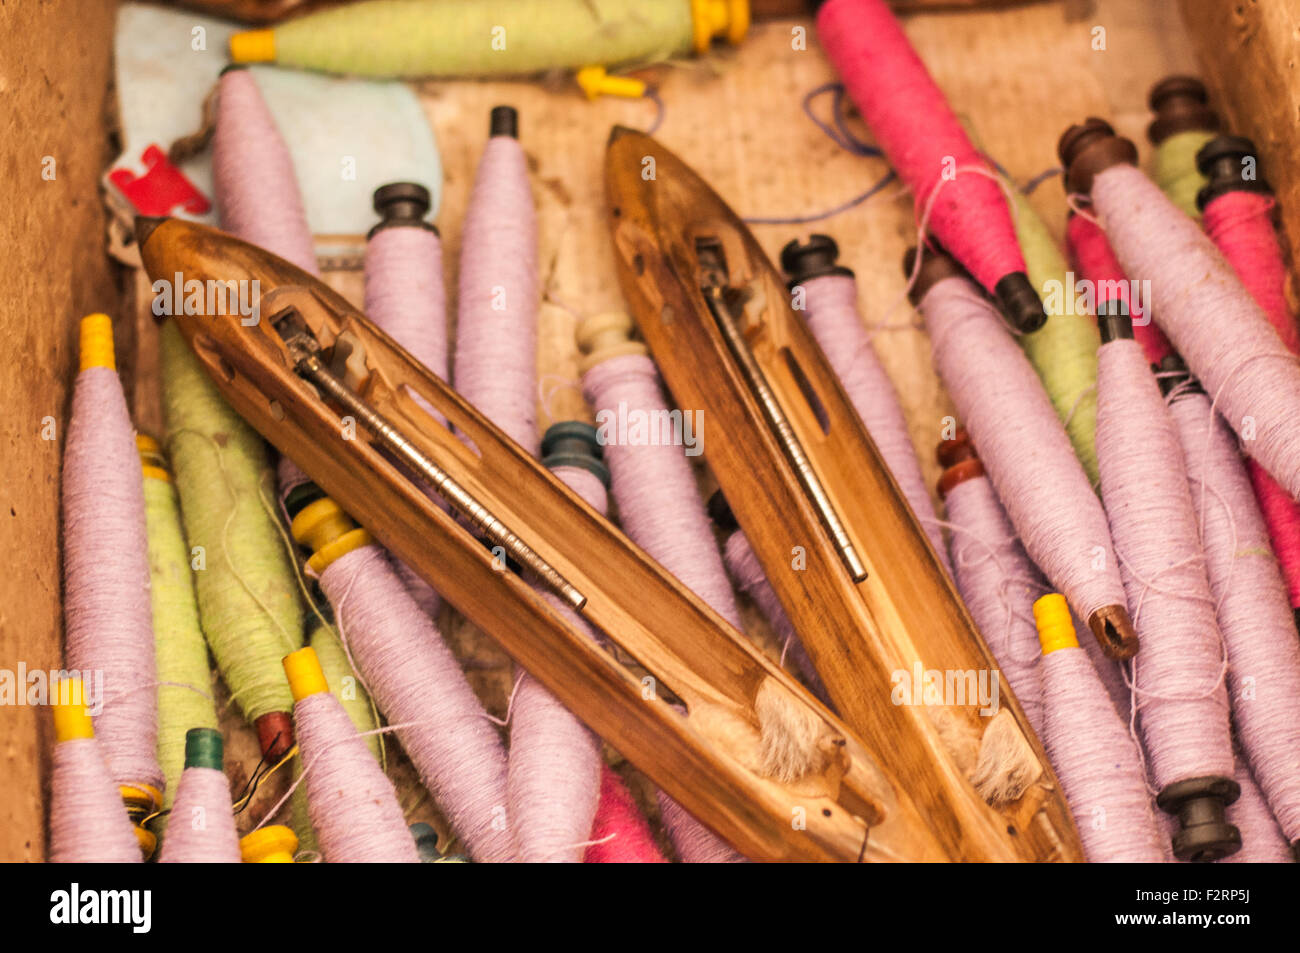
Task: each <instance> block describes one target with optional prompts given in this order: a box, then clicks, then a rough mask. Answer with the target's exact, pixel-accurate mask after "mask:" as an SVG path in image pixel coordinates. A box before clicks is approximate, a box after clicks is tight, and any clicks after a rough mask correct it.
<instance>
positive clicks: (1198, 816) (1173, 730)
mask: <svg viewBox="0 0 1300 953" xmlns="http://www.w3.org/2000/svg"><path fill="white" fill-rule="evenodd" d="M1097 325H1098V330H1099V331H1100V332H1101V341H1102V344H1101V348H1100V350H1099V351H1098V352H1097V458H1098V464H1099V467H1100V470H1101V491H1102V495H1103V497H1104V498H1105V500H1106V512H1107V515H1108V517H1109V519H1110V525H1111V532H1112V533H1113V534H1114V536H1115V540H1116V548H1117V550H1118V552H1119V554H1120V558H1121V560H1122V562H1121V569H1122V574H1123V577H1124V583H1125V587H1126V588H1127V590H1128V594H1129V601H1130V603H1131V604H1132V605H1133V606H1135V607H1136V612H1135V617H1136V620H1137V625H1138V632H1139V634H1140V635H1141V638H1142V642H1143V649H1142V654H1141V656H1140V657H1139V658H1138V659H1136V660H1135V661H1134V662H1133V682H1134V698H1135V701H1136V703H1137V709H1138V717H1139V726H1140V728H1141V730H1142V736H1143V738H1144V740H1145V746H1146V750H1147V753H1148V754H1149V756H1150V758H1151V773H1152V777H1153V779H1154V781H1155V784H1156V786H1157V787H1158V788H1159V789H1160V794H1159V796H1158V797H1157V801H1156V803H1157V804H1158V805H1159V806H1160V808H1161V809H1162V810H1163V811H1165V812H1166V813H1168V814H1171V815H1177V816H1178V819H1179V822H1180V825H1181V828H1180V830H1179V831H1178V832H1177V833H1176V834H1175V835H1174V838H1173V847H1174V854H1175V856H1177V857H1178V858H1179V859H1182V860H1217V859H1218V858H1219V857H1223V856H1226V855H1228V854H1230V853H1232V852H1234V851H1236V850H1238V849H1240V847H1241V834H1240V832H1239V831H1238V830H1237V829H1236V828H1235V827H1233V826H1232V825H1231V824H1229V823H1228V822H1227V820H1226V819H1225V814H1224V810H1225V808H1226V806H1227V805H1228V804H1230V803H1232V802H1233V801H1234V800H1236V798H1237V797H1238V795H1239V794H1240V788H1238V786H1237V783H1236V782H1235V781H1233V780H1232V774H1233V766H1232V742H1231V734H1230V729H1229V725H1228V696H1227V691H1226V689H1225V687H1224V683H1223V678H1222V674H1223V661H1222V651H1223V645H1222V636H1221V635H1220V633H1219V627H1218V624H1217V622H1216V620H1215V615H1214V601H1213V599H1212V598H1211V595H1210V584H1209V580H1208V578H1207V576H1206V570H1205V557H1204V554H1203V551H1202V549H1201V544H1200V536H1199V533H1198V531H1197V524H1196V515H1195V510H1194V508H1193V503H1192V497H1191V491H1190V489H1189V486H1188V482H1187V470H1186V466H1185V465H1184V462H1183V454H1182V449H1181V447H1180V446H1179V442H1178V436H1177V432H1176V430H1175V427H1174V422H1173V419H1172V418H1171V417H1170V415H1169V411H1168V410H1167V408H1166V407H1165V405H1164V400H1163V398H1162V397H1161V395H1160V389H1159V387H1158V386H1157V385H1156V381H1155V378H1154V377H1153V376H1152V375H1151V372H1150V371H1149V369H1148V367H1147V363H1146V358H1145V357H1144V356H1143V353H1142V349H1141V347H1139V345H1138V343H1137V342H1136V341H1135V340H1133V324H1132V321H1131V319H1130V318H1129V316H1128V308H1127V306H1126V305H1124V303H1123V302H1122V301H1114V302H1105V303H1103V304H1102V305H1100V306H1099V307H1098V309H1097Z"/></svg>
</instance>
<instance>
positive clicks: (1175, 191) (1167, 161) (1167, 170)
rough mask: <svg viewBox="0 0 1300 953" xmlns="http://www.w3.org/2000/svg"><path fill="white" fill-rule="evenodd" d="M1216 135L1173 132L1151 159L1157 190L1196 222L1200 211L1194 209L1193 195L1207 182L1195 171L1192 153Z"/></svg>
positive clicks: (1198, 131)
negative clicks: (1158, 187) (1158, 188)
mask: <svg viewBox="0 0 1300 953" xmlns="http://www.w3.org/2000/svg"><path fill="white" fill-rule="evenodd" d="M1216 135H1218V133H1215V132H1212V131H1210V130H1206V129H1188V130H1187V131H1185V132H1176V133H1174V134H1173V135H1172V136H1170V137H1169V138H1168V139H1166V140H1164V141H1163V142H1162V143H1160V144H1159V145H1158V146H1156V150H1155V158H1154V159H1153V160H1152V166H1151V173H1152V178H1153V179H1155V182H1156V185H1158V186H1160V191H1162V192H1164V193H1165V195H1167V196H1169V200H1170V201H1171V202H1173V203H1174V204H1175V205H1177V206H1178V207H1179V208H1180V209H1182V210H1183V211H1184V212H1186V213H1187V214H1188V215H1190V216H1191V217H1192V218H1194V219H1198V220H1199V219H1200V217H1201V210H1200V209H1199V208H1197V207H1196V193H1197V192H1199V191H1200V190H1201V188H1202V187H1203V186H1204V185H1205V183H1206V181H1207V180H1206V178H1205V176H1203V175H1201V173H1200V170H1198V169H1197V168H1196V153H1197V152H1199V151H1200V149H1201V146H1203V145H1205V144H1206V143H1207V142H1209V141H1210V140H1211V139H1213V138H1214V137H1215V136H1216Z"/></svg>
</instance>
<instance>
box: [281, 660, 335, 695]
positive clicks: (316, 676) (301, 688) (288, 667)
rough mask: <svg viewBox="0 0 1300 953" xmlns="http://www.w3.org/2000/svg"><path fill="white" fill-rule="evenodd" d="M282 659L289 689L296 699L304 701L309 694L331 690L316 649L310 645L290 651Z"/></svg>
mask: <svg viewBox="0 0 1300 953" xmlns="http://www.w3.org/2000/svg"><path fill="white" fill-rule="evenodd" d="M281 661H282V664H283V665H284V674H285V675H286V676H288V678H289V691H291V692H292V693H293V700H294V701H296V702H298V701H302V700H303V699H304V698H306V697H308V696H309V695H319V694H320V693H321V692H327V691H329V690H330V687H329V683H327V682H326V681H325V673H324V672H323V671H321V667H320V659H318V658H317V657H316V650H315V649H313V648H311V647H310V646H308V647H307V648H305V649H299V650H298V651H296V652H290V653H289V654H288V655H286V656H285V657H284V658H283V659H282V660H281Z"/></svg>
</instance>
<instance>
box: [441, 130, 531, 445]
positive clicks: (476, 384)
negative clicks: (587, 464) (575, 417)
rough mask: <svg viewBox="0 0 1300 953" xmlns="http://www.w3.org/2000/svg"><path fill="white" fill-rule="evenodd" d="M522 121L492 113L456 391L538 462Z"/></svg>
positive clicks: (469, 258)
mask: <svg viewBox="0 0 1300 953" xmlns="http://www.w3.org/2000/svg"><path fill="white" fill-rule="evenodd" d="M518 121H519V119H518V114H517V113H516V112H515V110H514V109H512V108H511V107H509V106H497V107H496V108H495V109H493V110H492V117H491V122H490V137H489V138H488V142H487V145H486V147H485V148H484V150H483V156H482V158H481V159H480V160H479V166H478V172H477V175H476V176H475V179H474V189H473V192H472V193H471V195H470V200H469V209H468V211H467V212H466V215H465V225H464V229H463V233H462V237H461V259H460V296H459V312H458V321H457V325H456V364H455V375H456V389H457V390H458V391H460V393H461V394H463V395H464V397H465V399H466V400H468V401H469V402H470V403H471V404H473V405H474V406H475V407H477V408H478V409H479V411H481V412H482V413H483V414H484V415H485V416H486V417H487V418H488V419H489V420H491V421H492V422H493V423H495V424H496V425H497V426H498V427H500V428H501V429H502V430H504V431H505V432H506V434H507V435H508V436H509V437H510V438H511V439H512V440H514V441H515V442H516V443H518V444H519V445H520V446H522V447H523V448H524V449H525V450H527V451H528V452H529V453H530V454H532V455H533V456H536V455H537V449H538V438H537V308H538V301H539V292H538V279H537V212H536V209H535V208H534V206H533V195H532V188H531V186H530V185H529V182H528V161H527V158H526V156H525V155H524V151H523V149H522V148H521V147H520V145H519V140H518Z"/></svg>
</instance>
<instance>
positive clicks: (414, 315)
mask: <svg viewBox="0 0 1300 953" xmlns="http://www.w3.org/2000/svg"><path fill="white" fill-rule="evenodd" d="M373 202H374V207H375V211H376V212H377V213H379V216H380V219H379V222H378V224H376V225H375V226H374V227H373V228H371V229H370V232H369V233H368V234H367V235H366V261H365V279H366V292H365V304H366V316H367V317H368V318H370V320H371V321H374V322H375V324H377V325H378V326H379V327H380V329H381V330H383V331H384V332H385V333H386V334H388V336H389V337H391V338H392V339H393V340H394V341H396V342H397V343H398V344H400V345H401V346H402V347H404V348H405V349H406V350H407V351H409V352H410V353H411V356H412V357H414V358H415V359H416V360H418V361H419V362H420V363H421V364H423V365H424V366H425V367H426V368H428V369H429V370H430V371H431V372H432V373H433V374H434V375H436V376H437V377H439V378H441V379H442V380H447V379H448V373H447V293H446V289H445V287H444V285H443V280H442V239H441V238H440V237H439V234H438V229H437V228H436V227H435V226H434V225H432V224H431V223H429V222H426V221H425V219H424V217H425V216H426V215H427V214H428V213H429V207H430V202H431V200H430V197H429V190H428V189H426V188H425V187H424V186H422V185H420V184H419V183H416V182H390V183H389V184H388V185H383V186H380V187H379V188H378V189H376V190H375V193H374V199H373ZM412 396H413V397H414V399H415V400H416V401H417V402H418V403H419V404H420V405H421V406H422V407H424V409H425V410H427V411H428V412H429V413H430V414H431V415H432V416H433V418H434V419H435V420H437V421H438V422H439V423H443V424H445V423H446V420H445V419H444V418H443V416H442V415H441V414H439V413H438V412H437V411H435V410H434V409H433V407H432V405H430V404H429V403H428V402H427V401H425V400H424V398H422V397H420V396H418V395H412ZM430 496H431V497H432V496H436V494H433V493H432V491H430ZM393 565H394V568H396V569H397V573H398V575H400V576H401V577H402V582H403V583H404V584H405V586H406V590H407V592H409V593H410V594H411V596H412V597H413V598H414V599H415V601H416V602H418V603H419V604H420V608H421V609H423V610H424V611H425V612H426V613H428V614H429V615H431V616H435V617H436V616H437V614H438V610H439V607H440V606H441V604H442V600H441V598H440V597H439V596H438V593H437V592H435V591H434V589H433V587H432V586H430V585H429V584H428V583H427V582H425V581H424V580H423V579H421V578H420V577H419V576H418V575H417V574H416V573H415V571H414V570H412V569H411V568H410V567H409V566H407V565H406V564H405V563H404V562H402V561H401V560H396V559H395V560H394V561H393Z"/></svg>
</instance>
